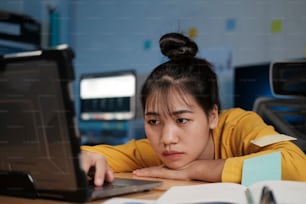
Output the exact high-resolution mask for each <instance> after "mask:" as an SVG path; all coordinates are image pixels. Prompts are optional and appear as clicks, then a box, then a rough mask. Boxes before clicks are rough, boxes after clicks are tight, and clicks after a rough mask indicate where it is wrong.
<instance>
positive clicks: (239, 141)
mask: <svg viewBox="0 0 306 204" xmlns="http://www.w3.org/2000/svg"><path fill="white" fill-rule="evenodd" d="M273 134H278V133H277V132H276V131H275V130H274V128H273V127H272V126H268V125H266V124H265V123H264V122H263V120H262V119H261V118H260V117H259V116H258V115H257V114H256V113H254V112H251V111H244V110H241V109H238V108H236V109H230V110H224V111H222V112H221V113H220V115H219V123H218V126H217V127H216V128H215V129H214V131H213V137H214V145H215V159H225V165H224V169H223V172H222V181H223V182H235V183H241V176H242V165H243V161H244V160H245V159H248V158H251V157H255V156H258V155H263V154H268V153H271V152H275V151H280V152H281V155H282V179H283V180H301V181H306V173H305V170H306V155H305V154H304V152H303V151H301V150H300V148H298V147H297V146H296V145H295V144H293V143H292V142H289V141H284V142H278V143H274V144H271V145H268V146H265V147H258V146H256V145H254V144H252V143H251V140H253V139H255V138H260V137H263V136H267V135H273ZM81 148H82V149H83V150H87V151H91V152H97V153H101V154H103V155H104V156H105V157H106V159H107V161H108V164H109V165H110V167H111V168H112V170H113V171H114V172H126V171H132V170H134V169H139V168H143V167H150V166H156V165H161V164H162V163H161V161H160V159H159V158H158V156H157V155H156V154H155V152H154V151H153V149H152V148H151V146H150V143H149V141H148V140H147V139H141V140H131V141H130V142H128V143H126V144H123V145H118V146H109V145H96V146H82V147H81Z"/></svg>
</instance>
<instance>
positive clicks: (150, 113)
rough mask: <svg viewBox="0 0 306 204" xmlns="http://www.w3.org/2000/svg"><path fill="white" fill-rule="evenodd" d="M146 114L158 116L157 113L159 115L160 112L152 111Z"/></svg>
mask: <svg viewBox="0 0 306 204" xmlns="http://www.w3.org/2000/svg"><path fill="white" fill-rule="evenodd" d="M145 115H148V116H150V115H153V116H157V115H159V113H157V112H153V111H152V112H146V114H145Z"/></svg>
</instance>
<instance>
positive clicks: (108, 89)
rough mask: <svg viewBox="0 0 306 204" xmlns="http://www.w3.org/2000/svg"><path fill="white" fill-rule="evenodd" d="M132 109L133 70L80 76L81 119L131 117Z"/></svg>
mask: <svg viewBox="0 0 306 204" xmlns="http://www.w3.org/2000/svg"><path fill="white" fill-rule="evenodd" d="M135 108H136V73H135V72H134V71H117V72H103V73H93V74H83V75H81V78H80V117H81V120H85V121H86V120H129V119H133V118H134V117H135V112H136V111H135Z"/></svg>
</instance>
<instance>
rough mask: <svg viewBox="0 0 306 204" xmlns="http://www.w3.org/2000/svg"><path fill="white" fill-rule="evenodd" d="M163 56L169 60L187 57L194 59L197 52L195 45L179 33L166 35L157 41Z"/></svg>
mask: <svg viewBox="0 0 306 204" xmlns="http://www.w3.org/2000/svg"><path fill="white" fill-rule="evenodd" d="M159 46H160V49H161V52H162V53H163V55H165V56H167V57H168V58H169V59H180V58H184V57H187V56H189V57H190V56H191V57H194V56H195V55H196V54H197V52H198V46H197V44H196V43H195V42H194V41H193V40H191V39H190V38H188V37H186V36H184V35H183V34H180V33H167V34H165V35H163V36H162V37H161V38H160V40H159Z"/></svg>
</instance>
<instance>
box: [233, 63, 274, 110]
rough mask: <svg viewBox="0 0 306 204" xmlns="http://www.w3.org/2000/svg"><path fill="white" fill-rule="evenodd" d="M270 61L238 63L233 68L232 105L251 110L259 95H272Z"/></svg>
mask: <svg viewBox="0 0 306 204" xmlns="http://www.w3.org/2000/svg"><path fill="white" fill-rule="evenodd" d="M269 70H270V63H258V64H249V65H240V66H237V67H235V69H234V106H235V107H240V108H243V109H246V110H252V109H253V105H254V102H255V100H256V99H257V98H259V97H273V94H272V90H271V86H270V82H269Z"/></svg>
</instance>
